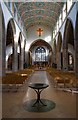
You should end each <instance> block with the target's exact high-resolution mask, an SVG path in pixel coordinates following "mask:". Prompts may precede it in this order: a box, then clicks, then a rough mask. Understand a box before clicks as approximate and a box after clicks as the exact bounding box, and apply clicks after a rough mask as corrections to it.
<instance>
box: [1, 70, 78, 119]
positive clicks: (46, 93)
mask: <svg viewBox="0 0 78 120" xmlns="http://www.w3.org/2000/svg"><path fill="white" fill-rule="evenodd" d="M34 82H42V83H47V84H49V87H48V88H46V89H45V90H43V91H42V93H41V98H42V99H48V100H51V101H53V102H54V103H55V104H56V106H55V108H54V109H52V110H50V111H47V112H39V113H38V112H33V111H32V112H29V111H27V110H26V109H24V107H23V105H24V103H25V102H26V101H28V100H32V99H35V98H36V93H35V91H34V90H33V89H31V88H29V87H28V84H29V83H34ZM31 107H32V106H31ZM2 113H3V114H2V116H3V118H76V94H75V93H70V92H65V91H62V90H58V89H57V88H54V87H53V81H52V79H51V77H50V76H49V75H48V73H46V71H35V72H34V73H33V74H32V75H31V77H30V78H29V79H28V80H27V81H26V82H25V84H23V86H21V87H19V89H18V91H17V92H12V91H11V92H3V94H2Z"/></svg>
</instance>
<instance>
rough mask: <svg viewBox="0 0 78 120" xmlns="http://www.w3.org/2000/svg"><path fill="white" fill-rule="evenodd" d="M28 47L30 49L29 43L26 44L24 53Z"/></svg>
mask: <svg viewBox="0 0 78 120" xmlns="http://www.w3.org/2000/svg"><path fill="white" fill-rule="evenodd" d="M29 47H30V44H29V43H26V47H25V51H28V50H29Z"/></svg>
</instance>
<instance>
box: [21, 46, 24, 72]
mask: <svg viewBox="0 0 78 120" xmlns="http://www.w3.org/2000/svg"><path fill="white" fill-rule="evenodd" d="M20 69H21V70H23V69H24V48H21V56H20Z"/></svg>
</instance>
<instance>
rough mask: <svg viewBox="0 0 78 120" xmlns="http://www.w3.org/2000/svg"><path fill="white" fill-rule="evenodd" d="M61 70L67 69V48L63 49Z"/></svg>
mask: <svg viewBox="0 0 78 120" xmlns="http://www.w3.org/2000/svg"><path fill="white" fill-rule="evenodd" d="M63 70H65V71H67V70H68V50H67V49H63Z"/></svg>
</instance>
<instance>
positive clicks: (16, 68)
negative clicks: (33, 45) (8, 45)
mask: <svg viewBox="0 0 78 120" xmlns="http://www.w3.org/2000/svg"><path fill="white" fill-rule="evenodd" d="M17 47H18V45H17V42H14V53H13V65H12V70H13V71H14V72H15V71H17V70H18V53H17Z"/></svg>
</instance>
